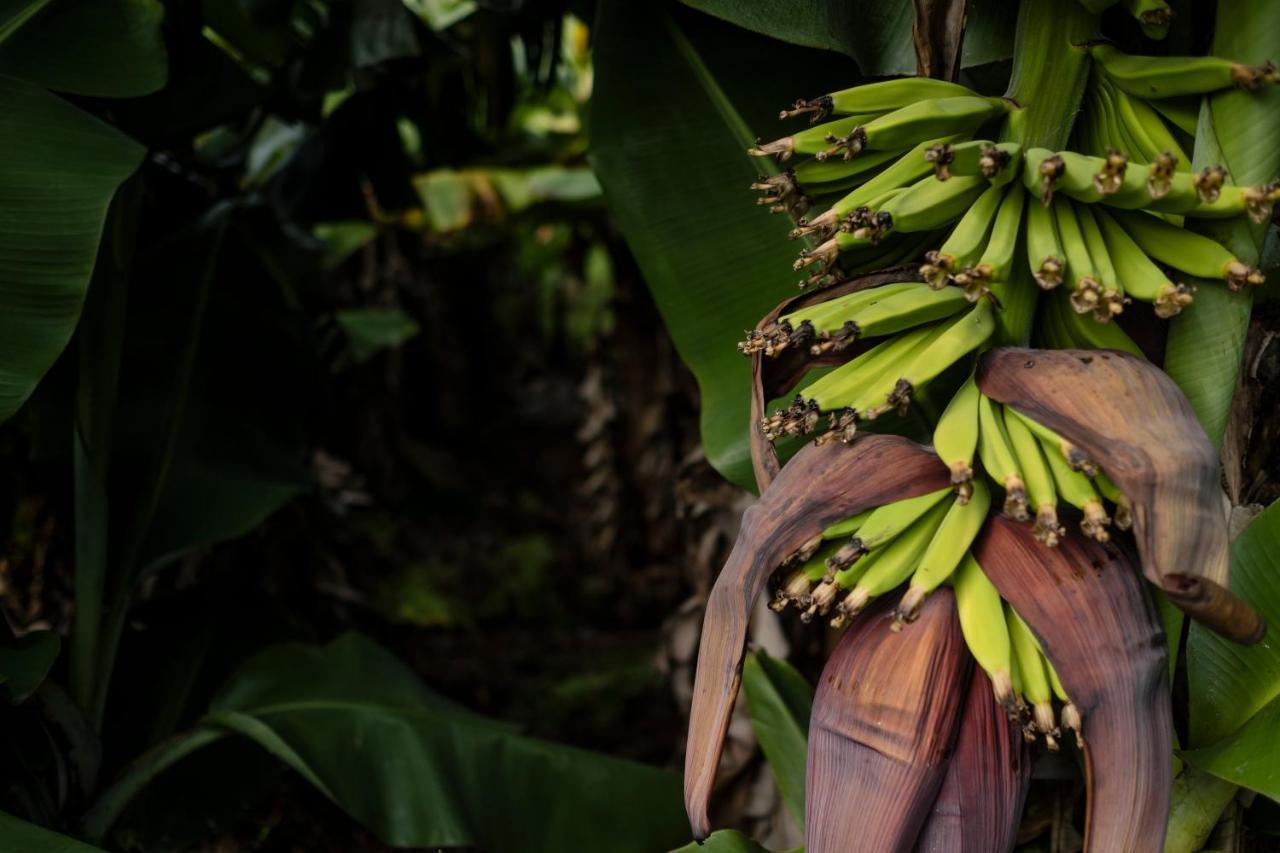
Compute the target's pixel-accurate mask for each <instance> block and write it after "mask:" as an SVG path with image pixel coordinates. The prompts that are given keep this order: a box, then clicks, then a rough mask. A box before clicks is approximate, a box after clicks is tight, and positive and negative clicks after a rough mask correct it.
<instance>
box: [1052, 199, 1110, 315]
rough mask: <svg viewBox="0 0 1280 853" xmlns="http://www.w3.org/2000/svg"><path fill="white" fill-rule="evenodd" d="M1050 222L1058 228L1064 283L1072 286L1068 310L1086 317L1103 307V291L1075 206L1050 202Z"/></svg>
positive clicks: (1067, 203) (1062, 201) (1068, 203)
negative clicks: (1065, 266)
mask: <svg viewBox="0 0 1280 853" xmlns="http://www.w3.org/2000/svg"><path fill="white" fill-rule="evenodd" d="M1053 220H1054V222H1055V223H1056V224H1057V226H1058V236H1059V238H1060V239H1061V240H1062V251H1063V254H1065V255H1066V257H1067V281H1068V283H1069V284H1070V286H1071V307H1072V308H1073V309H1075V311H1076V313H1078V314H1087V313H1089V312H1091V311H1094V310H1096V309H1097V308H1098V306H1099V304H1101V303H1102V296H1103V288H1102V283H1101V282H1099V281H1098V273H1097V270H1096V268H1095V267H1094V265H1093V258H1092V257H1091V256H1090V254H1089V246H1088V244H1087V243H1086V242H1085V236H1084V231H1083V229H1082V228H1081V226H1080V220H1079V219H1077V218H1076V211H1075V207H1074V205H1072V204H1071V202H1069V201H1067V200H1066V199H1065V198H1061V197H1059V198H1055V199H1054V200H1053Z"/></svg>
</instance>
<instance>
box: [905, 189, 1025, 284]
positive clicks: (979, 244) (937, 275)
mask: <svg viewBox="0 0 1280 853" xmlns="http://www.w3.org/2000/svg"><path fill="white" fill-rule="evenodd" d="M1007 192H1008V188H1007V187H1003V186H991V187H988V188H987V189H986V190H984V191H983V193H982V194H981V195H980V196H978V198H977V200H975V201H974V202H973V204H972V205H970V206H969V209H968V210H967V211H965V213H964V215H963V216H961V217H960V221H959V222H957V223H956V226H955V228H953V229H951V234H950V235H948V237H947V239H946V242H944V243H943V244H942V246H941V247H940V248H939V249H937V250H936V251H931V252H929V253H928V254H926V255H925V263H924V264H922V265H921V266H920V275H921V276H923V277H924V280H925V281H927V282H928V283H929V285H930V286H931V287H943V286H945V285H947V284H949V283H950V282H951V277H952V275H953V274H954V273H956V272H959V271H960V270H962V269H964V268H965V267H967V266H969V265H971V264H973V263H975V262H976V261H977V260H978V258H979V257H981V255H982V250H983V248H985V247H986V245H987V238H988V235H989V234H990V233H991V228H992V226H993V225H994V223H995V220H996V214H997V213H998V212H999V210H1000V202H1001V201H1003V200H1004V197H1005V194H1006V193H1007Z"/></svg>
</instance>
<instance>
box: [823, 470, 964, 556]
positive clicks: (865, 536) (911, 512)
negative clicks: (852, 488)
mask: <svg viewBox="0 0 1280 853" xmlns="http://www.w3.org/2000/svg"><path fill="white" fill-rule="evenodd" d="M950 492H951V490H950V489H939V490H937V491H936V492H928V493H926V494H923V495H919V496H917V497H914V498H908V499H906V500H901V501H897V502H895V503H891V504H885V505H884V506H880V507H877V508H876V509H874V510H872V512H871V514H870V515H869V516H867V519H866V521H864V522H863V523H862V525H861V526H860V527H859V528H858V531H857V533H856V535H854V536H853V538H852V539H850V540H849V541H848V542H846V543H844V544H843V545H841V546H840V548H839V550H838V551H836V552H835V553H834V554H832V555H831V556H830V558H829V559H828V560H827V568H828V569H829V570H830V573H832V574H834V573H835V572H839V571H843V570H844V569H847V568H849V566H851V565H853V563H854V562H855V561H857V560H858V558H859V557H861V556H862V555H863V554H866V553H867V552H868V551H871V550H872V549H874V548H880V547H882V546H884V545H885V544H886V543H888V542H890V541H891V540H893V539H894V537H896V536H898V535H899V534H901V533H902V532H903V531H904V530H906V529H907V528H909V527H910V526H911V525H913V524H915V523H916V521H918V520H919V519H920V517H921V516H923V515H924V514H925V513H926V512H928V511H929V510H930V509H932V508H933V507H934V506H936V505H937V504H938V503H940V502H941V501H942V499H943V498H945V497H946V496H947V495H948V494H949V493H950Z"/></svg>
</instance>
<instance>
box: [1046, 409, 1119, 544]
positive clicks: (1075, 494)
mask: <svg viewBox="0 0 1280 853" xmlns="http://www.w3.org/2000/svg"><path fill="white" fill-rule="evenodd" d="M1028 422H1030V421H1028ZM1052 449H1053V448H1052V446H1051V445H1046V447H1045V454H1044V456H1045V459H1046V460H1048V462H1049V469H1050V470H1051V471H1053V485H1054V488H1056V489H1057V491H1058V497H1060V498H1062V499H1063V500H1065V501H1066V502H1067V503H1069V504H1071V505H1072V506H1074V507H1075V508H1076V509H1078V510H1080V512H1082V513H1083V514H1084V518H1083V519H1081V521H1080V529H1081V530H1082V531H1084V533H1085V535H1086V536H1091V537H1092V538H1094V539H1097V540H1098V541H1099V542H1106V541H1107V540H1109V539H1110V538H1111V534H1110V533H1108V532H1107V526H1108V525H1110V524H1111V519H1110V517H1108V515H1107V512H1106V510H1105V509H1103V507H1102V498H1101V497H1100V496H1099V495H1098V491H1097V489H1095V488H1094V487H1093V483H1092V482H1091V481H1090V480H1089V478H1088V477H1086V476H1085V475H1084V474H1081V473H1080V472H1079V471H1073V470H1072V469H1071V466H1070V465H1068V464H1067V460H1066V458H1064V457H1063V456H1062V455H1061V454H1059V453H1052V452H1050V451H1051V450H1052Z"/></svg>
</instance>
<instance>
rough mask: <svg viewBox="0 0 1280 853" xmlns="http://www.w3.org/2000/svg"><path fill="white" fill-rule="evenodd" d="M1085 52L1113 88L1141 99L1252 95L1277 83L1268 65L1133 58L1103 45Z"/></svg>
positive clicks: (1207, 58) (1191, 58)
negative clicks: (1226, 92)
mask: <svg viewBox="0 0 1280 853" xmlns="http://www.w3.org/2000/svg"><path fill="white" fill-rule="evenodd" d="M1088 50H1089V54H1090V55H1091V56H1092V57H1093V58H1094V60H1095V61H1096V62H1097V63H1098V64H1099V65H1100V66H1102V70H1103V71H1104V72H1106V75H1107V77H1108V78H1109V79H1110V80H1111V82H1112V83H1114V84H1115V85H1116V87H1117V88H1120V89H1123V90H1124V91H1126V92H1128V93H1129V94H1131V95H1138V96H1139V97H1143V98H1171V97H1176V96H1178V95H1202V94H1207V93H1209V92H1216V91H1218V90H1220V89H1229V88H1231V87H1232V86H1235V87H1238V88H1241V89H1245V90H1248V91H1255V90H1257V89H1259V88H1261V87H1262V86H1270V85H1273V84H1274V83H1276V82H1277V80H1280V75H1278V74H1277V70H1276V66H1275V64H1274V63H1272V62H1267V63H1266V64H1264V65H1259V66H1253V67H1251V66H1248V65H1242V64H1240V63H1237V62H1231V61H1230V60H1227V59H1221V58H1219V57H1216V56H1137V55H1133V54H1127V53H1123V52H1121V51H1120V50H1119V49H1118V48H1116V47H1114V46H1113V45H1110V44H1107V43H1105V42H1095V43H1094V44H1091V45H1089V46H1088Z"/></svg>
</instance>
